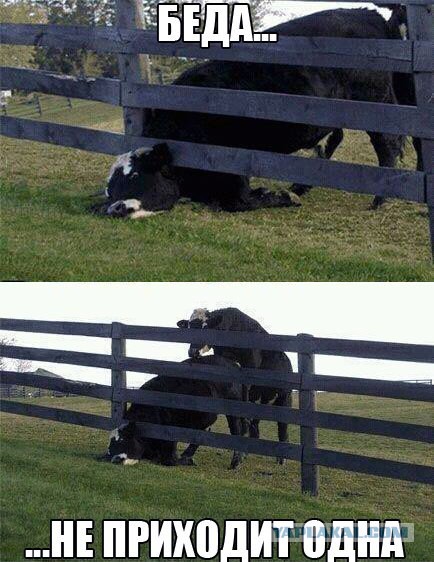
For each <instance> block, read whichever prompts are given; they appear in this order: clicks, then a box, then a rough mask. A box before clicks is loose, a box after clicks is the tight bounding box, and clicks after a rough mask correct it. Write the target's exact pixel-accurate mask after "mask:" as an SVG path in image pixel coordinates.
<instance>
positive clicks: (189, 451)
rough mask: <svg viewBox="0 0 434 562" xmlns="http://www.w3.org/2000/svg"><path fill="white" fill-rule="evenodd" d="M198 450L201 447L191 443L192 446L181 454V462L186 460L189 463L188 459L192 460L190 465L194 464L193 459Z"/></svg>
mask: <svg viewBox="0 0 434 562" xmlns="http://www.w3.org/2000/svg"><path fill="white" fill-rule="evenodd" d="M198 449H199V445H195V444H194V443H190V445H189V446H188V447H187V448H186V449H185V451H184V452H183V453H182V454H181V459H180V460H183V459H185V460H186V461H187V459H190V460H191V463H190V464H194V461H193V457H194V455H195V453H196V451H197V450H198Z"/></svg>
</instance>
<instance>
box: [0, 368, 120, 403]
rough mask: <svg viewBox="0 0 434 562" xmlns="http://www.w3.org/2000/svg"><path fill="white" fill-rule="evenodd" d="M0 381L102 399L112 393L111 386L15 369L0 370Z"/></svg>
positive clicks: (110, 395)
mask: <svg viewBox="0 0 434 562" xmlns="http://www.w3.org/2000/svg"><path fill="white" fill-rule="evenodd" d="M0 383H1V384H17V385H24V386H32V387H35V388H46V389H49V390H55V391H58V392H65V393H70V394H78V395H80V396H90V397H91V398H100V399H102V400H111V399H112V395H113V390H112V387H111V386H107V385H102V384H94V383H89V382H77V381H72V380H68V379H63V378H57V377H49V376H46V375H35V374H34V373H19V372H16V371H0Z"/></svg>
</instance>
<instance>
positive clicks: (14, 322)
mask: <svg viewBox="0 0 434 562" xmlns="http://www.w3.org/2000/svg"><path fill="white" fill-rule="evenodd" d="M0 329H2V330H8V331H24V332H34V333H49V334H62V335H75V336H77V335H81V336H89V337H100V338H109V339H111V341H112V353H111V354H110V355H108V354H96V353H83V352H76V351H65V350H57V349H41V348H31V347H21V346H12V345H7V346H1V349H0V356H1V357H5V358H14V359H30V360H34V361H47V362H53V363H67V364H71V365H85V366H91V367H99V368H105V369H109V370H110V371H111V374H112V379H111V385H110V386H107V385H102V384H96V383H82V382H77V381H71V380H65V379H58V378H52V377H49V376H43V375H35V374H33V373H18V372H15V371H7V370H3V371H0V383H5V384H20V385H26V386H35V387H38V388H46V389H54V390H57V391H62V392H68V393H73V394H77V395H81V396H89V397H92V398H98V399H102V400H109V401H111V403H112V410H111V417H110V418H109V417H104V416H95V415H91V414H84V413H81V412H73V411H69V410H59V409H57V408H48V407H45V406H39V405H35V404H28V403H25V404H23V403H20V402H14V401H11V400H2V401H1V408H2V410H3V411H4V412H8V413H14V414H21V415H27V416H34V417H39V418H43V419H48V420H54V421H60V422H65V423H72V424H78V425H84V426H88V427H93V428H98V429H110V428H112V427H115V426H116V425H118V424H119V423H120V422H121V421H122V419H123V416H124V411H125V405H126V403H128V402H136V403H140V404H145V405H154V406H155V405H158V406H162V407H167V408H183V409H189V410H193V411H207V412H212V413H216V414H229V415H237V416H241V417H246V418H255V419H262V420H269V421H280V422H286V423H290V424H295V425H299V426H300V445H297V444H282V443H278V442H273V441H268V440H263V439H259V440H256V439H255V440H254V439H249V438H246V437H237V436H230V435H224V434H210V433H209V432H204V431H197V430H191V429H186V428H177V427H171V426H159V425H154V424H139V426H140V431H141V432H143V434H144V435H147V436H149V437H158V438H160V439H168V440H179V441H183V442H194V443H197V444H203V445H208V446H211V447H221V448H228V449H234V448H235V449H237V450H240V451H246V452H250V453H255V454H261V455H268V456H276V455H277V456H281V457H285V458H288V459H293V460H297V461H299V462H300V463H301V471H302V490H303V491H307V492H310V493H312V494H316V493H318V486H319V484H318V482H319V479H318V467H319V466H330V467H335V468H342V469H345V470H352V471H356V472H363V473H368V474H375V475H379V476H388V477H391V478H401V479H404V480H412V481H417V482H424V483H434V468H432V467H429V466H422V465H413V464H408V463H401V462H395V461H389V460H385V459H379V458H372V457H364V456H362V455H352V454H347V453H341V452H336V451H328V450H324V449H321V448H319V447H318V433H317V432H318V428H323V429H330V430H338V431H346V432H352V433H361V434H370V435H380V436H385V437H393V438H397V439H405V440H411V441H419V442H422V443H428V444H433V443H434V431H433V427H430V426H423V425H415V424H409V423H403V422H395V421H387V420H380V419H371V418H363V417H359V416H351V415H342V414H334V413H331V412H319V411H317V408H316V391H317V390H326V391H329V392H341V393H342V392H343V393H349V394H360V395H369V396H381V397H389V398H399V399H407V400H419V401H425V402H434V388H432V387H431V386H427V385H426V384H418V383H400V382H394V381H384V380H376V379H355V378H350V377H338V376H324V375H320V376H319V375H317V374H315V366H314V357H315V355H318V354H325V355H337V356H348V357H366V358H370V359H385V360H395V361H411V362H424V363H434V346H430V345H413V344H398V343H389V342H370V341H360V340H342V339H334V338H316V337H313V336H310V335H306V334H299V335H297V336H285V335H268V334H250V333H241V332H222V331H213V330H208V331H207V341H209V343H211V344H216V345H231V346H233V347H242V348H246V347H253V348H259V349H270V350H279V351H291V352H296V353H298V358H299V360H298V372H296V373H288V374H287V375H283V374H278V373H275V372H272V371H266V370H256V369H241V370H240V371H239V372H237V371H235V372H234V371H232V370H227V369H220V368H218V367H215V366H212V365H187V364H185V363H177V362H173V361H159V360H150V359H142V358H135V357H127V356H126V340H127V339H134V340H149V341H164V342H177V343H199V342H202V340H203V334H200V333H199V331H197V332H195V330H179V329H177V328H160V327H153V326H134V325H125V324H120V323H117V322H115V323H113V324H107V323H106V324H102V323H85V322H55V321H54V322H53V321H37V320H18V319H1V320H0ZM126 371H134V372H140V373H149V374H159V375H162V376H169V377H170V376H175V377H179V378H188V379H199V380H211V381H220V382H222V381H230V382H233V381H236V382H239V383H242V384H256V385H262V386H272V387H274V388H276V387H279V388H286V389H297V390H298V391H299V397H300V400H299V409H294V408H286V407H282V406H274V405H273V406H271V405H263V404H253V403H246V402H243V401H236V400H227V399H210V398H204V397H198V396H189V395H183V394H177V393H162V392H155V391H148V390H141V389H129V388H126Z"/></svg>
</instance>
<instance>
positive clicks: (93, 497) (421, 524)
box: [1, 394, 434, 562]
mask: <svg viewBox="0 0 434 562" xmlns="http://www.w3.org/2000/svg"><path fill="white" fill-rule="evenodd" d="M33 401H34V402H35V403H38V404H44V405H47V404H48V405H53V406H57V407H64V408H69V409H74V410H80V411H88V412H92V413H98V414H107V413H108V404H107V403H106V402H102V401H97V400H91V399H87V398H40V399H33ZM319 408H320V409H321V410H324V411H333V412H337V413H351V414H354V415H362V416H366V417H376V418H383V419H391V420H400V421H408V422H411V423H419V424H427V425H429V424H431V423H432V419H433V407H432V406H431V405H428V404H422V403H416V402H407V401H396V400H387V399H379V398H359V397H357V398H356V397H348V396H343V395H335V394H320V395H319ZM218 425H219V427H218V428H217V429H218V430H220V431H225V424H224V423H223V420H219V422H218ZM261 429H262V434H263V436H264V437H268V438H273V439H274V438H275V434H276V428H275V425H274V424H271V423H263V424H262V426H261ZM290 433H291V437H290V440H291V441H292V442H297V441H298V439H297V435H298V430H297V428H296V427H293V426H291V432H290ZM106 439H107V435H106V434H105V432H102V431H97V430H92V429H87V428H81V427H75V426H69V425H64V424H60V423H53V422H47V421H43V420H38V419H33V418H25V417H20V416H12V415H9V414H2V416H1V501H2V529H1V533H2V534H1V545H2V556H1V560H4V561H7V562H12V561H18V560H21V559H22V552H23V549H24V548H25V547H48V545H49V521H50V519H51V518H59V517H62V518H93V519H94V520H95V528H96V530H97V532H96V534H95V536H96V538H95V545H96V553H97V554H98V553H99V552H100V551H101V543H100V540H101V537H100V533H99V530H100V527H101V524H100V521H101V520H102V519H104V518H107V519H108V518H119V519H137V518H138V519H151V518H156V519H169V518H182V519H186V518H192V519H195V520H198V519H202V518H209V517H212V518H213V519H215V520H216V521H218V522H219V523H222V522H223V521H224V520H225V519H230V518H238V519H241V518H245V519H255V518H259V519H269V518H275V519H277V518H280V519H295V521H296V522H298V523H302V522H304V521H305V520H306V519H308V518H320V519H322V520H323V521H331V520H332V519H345V518H348V519H356V518H361V519H366V518H367V519H376V518H379V519H385V518H393V519H398V518H399V519H401V521H402V522H406V523H414V524H415V542H414V543H406V553H407V560H414V561H419V562H420V561H422V560H425V561H428V560H432V544H433V539H434V536H433V528H432V511H431V510H432V505H433V494H432V488H430V487H429V486H425V485H421V484H415V483H410V482H401V481H399V480H391V479H387V478H376V477H371V476H367V475H360V474H356V473H349V472H343V471H340V470H332V469H326V468H321V469H320V477H321V486H320V496H319V497H318V498H311V497H309V496H305V495H303V494H301V493H300V489H299V488H300V484H299V482H300V479H299V464H298V463H295V462H288V463H287V464H286V465H284V466H279V465H277V464H276V463H275V461H274V459H271V458H265V457H257V456H250V457H248V458H247V459H246V461H245V463H244V464H243V465H242V467H241V468H240V470H239V471H236V472H233V471H230V470H228V466H229V461H230V452H229V451H220V450H216V449H208V448H202V449H200V450H199V451H198V453H197V457H196V462H197V466H196V467H174V468H173V467H172V468H167V467H162V466H158V465H153V464H151V463H148V462H142V463H140V464H139V465H136V466H133V467H119V466H115V465H110V464H106V463H100V462H97V461H96V456H97V455H98V454H99V453H102V452H103V451H104V448H105V445H106ZM319 442H320V446H321V447H323V448H329V449H335V450H342V451H347V452H356V453H359V454H364V455H367V456H379V457H383V458H390V459H394V460H401V461H405V462H412V463H420V464H430V463H431V464H432V460H433V454H432V453H433V448H432V447H430V446H428V445H426V444H422V443H413V442H410V441H405V440H398V439H389V438H382V437H375V436H368V435H363V436H362V435H355V434H350V433H343V432H334V431H328V430H324V431H320V433H319ZM291 549H292V555H291V560H302V559H303V560H304V558H303V556H302V553H301V550H300V545H299V544H295V545H293V546H292V547H291ZM97 559H98V560H100V559H101V558H100V557H99V556H98V555H97Z"/></svg>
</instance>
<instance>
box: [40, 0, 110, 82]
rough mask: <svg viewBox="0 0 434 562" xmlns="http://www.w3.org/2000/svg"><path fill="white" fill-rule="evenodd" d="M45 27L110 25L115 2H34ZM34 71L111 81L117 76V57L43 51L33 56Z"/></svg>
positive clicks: (53, 49)
mask: <svg viewBox="0 0 434 562" xmlns="http://www.w3.org/2000/svg"><path fill="white" fill-rule="evenodd" d="M37 1H38V5H39V6H40V7H41V8H42V9H43V10H44V11H45V13H46V17H47V21H48V23H53V24H59V25H84V26H95V25H114V24H115V18H116V9H115V0H37ZM33 60H34V63H35V65H36V66H37V67H38V68H42V69H45V70H52V71H54V72H61V73H63V74H73V75H93V76H101V75H102V76H107V77H114V76H117V74H118V69H117V57H116V55H113V54H100V53H95V52H93V51H91V50H88V49H56V48H52V47H43V48H41V49H38V50H37V51H36V52H35V55H34V59H33Z"/></svg>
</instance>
